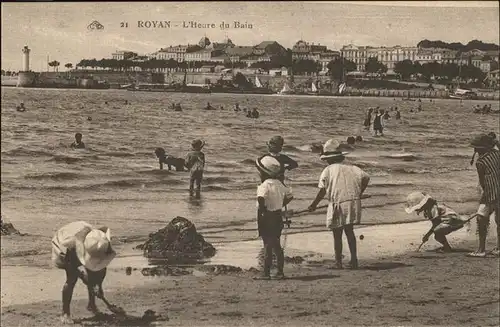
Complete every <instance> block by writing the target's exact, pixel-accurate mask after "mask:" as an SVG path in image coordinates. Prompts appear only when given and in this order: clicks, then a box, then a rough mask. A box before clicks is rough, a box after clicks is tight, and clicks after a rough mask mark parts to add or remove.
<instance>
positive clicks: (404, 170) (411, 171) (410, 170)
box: [389, 168, 433, 174]
mask: <svg viewBox="0 0 500 327" xmlns="http://www.w3.org/2000/svg"><path fill="white" fill-rule="evenodd" d="M389 170H390V171H391V172H395V173H403V174H430V173H432V172H433V171H432V170H430V169H423V168H390V169H389Z"/></svg>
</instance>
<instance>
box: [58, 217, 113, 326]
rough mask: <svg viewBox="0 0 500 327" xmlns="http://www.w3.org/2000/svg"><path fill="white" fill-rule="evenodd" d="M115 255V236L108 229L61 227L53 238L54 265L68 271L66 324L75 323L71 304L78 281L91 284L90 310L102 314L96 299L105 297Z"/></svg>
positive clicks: (79, 225) (77, 224)
mask: <svg viewBox="0 0 500 327" xmlns="http://www.w3.org/2000/svg"><path fill="white" fill-rule="evenodd" d="M115 256H116V252H115V251H114V250H113V249H112V247H111V235H110V231H109V228H107V227H102V228H100V229H95V228H94V227H92V225H90V224H88V223H86V222H84V221H76V222H73V223H70V224H67V225H65V226H63V227H61V228H60V229H59V230H58V231H57V232H56V234H55V235H54V237H53V238H52V262H53V263H54V265H55V266H56V267H57V268H59V269H64V270H65V271H66V283H65V284H64V287H63V290H62V301H63V312H62V316H61V321H62V322H63V323H72V320H71V313H70V304H71V297H72V296H73V290H74V288H75V285H76V282H77V281H78V278H80V279H81V280H82V281H83V283H84V284H85V285H87V289H88V292H89V303H88V306H87V309H88V310H89V311H91V312H93V313H94V314H97V313H98V312H99V311H98V309H97V307H96V304H95V296H96V295H97V296H98V297H101V298H102V297H103V296H104V292H103V289H102V282H103V281H104V277H105V276H106V267H107V266H108V265H109V263H110V262H111V260H113V258H114V257H115ZM95 289H97V292H96V291H94V290H95ZM96 293H97V294H96Z"/></svg>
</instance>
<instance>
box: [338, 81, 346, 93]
mask: <svg viewBox="0 0 500 327" xmlns="http://www.w3.org/2000/svg"><path fill="white" fill-rule="evenodd" d="M345 88H346V84H345V83H342V84H340V85H339V95H341V94H342V93H344V91H345Z"/></svg>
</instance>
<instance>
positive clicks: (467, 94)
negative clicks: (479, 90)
mask: <svg viewBox="0 0 500 327" xmlns="http://www.w3.org/2000/svg"><path fill="white" fill-rule="evenodd" d="M476 96H477V94H476V93H475V92H473V91H471V90H467V89H459V88H457V89H456V90H455V92H453V94H450V95H449V97H450V98H451V99H459V100H467V99H473V98H474V97H476Z"/></svg>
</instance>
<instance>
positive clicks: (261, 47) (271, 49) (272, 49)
mask: <svg viewBox="0 0 500 327" xmlns="http://www.w3.org/2000/svg"><path fill="white" fill-rule="evenodd" d="M285 53H286V49H285V48H284V47H283V46H282V45H281V44H279V43H278V42H276V41H264V42H261V43H259V44H257V45H256V46H254V54H255V55H263V54H267V55H269V56H271V57H273V56H282V55H284V54H285Z"/></svg>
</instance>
